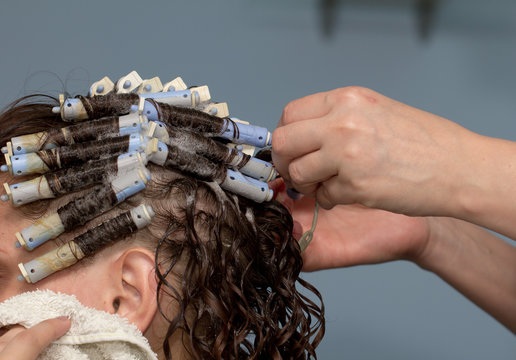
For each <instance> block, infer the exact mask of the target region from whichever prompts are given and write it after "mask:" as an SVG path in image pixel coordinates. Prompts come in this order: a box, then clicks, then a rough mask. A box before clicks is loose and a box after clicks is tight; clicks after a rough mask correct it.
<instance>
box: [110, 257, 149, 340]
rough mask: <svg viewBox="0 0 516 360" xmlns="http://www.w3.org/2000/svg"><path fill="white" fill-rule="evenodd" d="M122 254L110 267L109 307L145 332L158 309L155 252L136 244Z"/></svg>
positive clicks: (111, 311)
mask: <svg viewBox="0 0 516 360" xmlns="http://www.w3.org/2000/svg"><path fill="white" fill-rule="evenodd" d="M119 255H120V256H119V257H118V258H117V259H116V260H115V261H113V262H111V264H110V265H109V268H108V269H107V271H109V280H108V283H109V284H107V285H108V286H107V287H105V292H104V301H105V307H106V309H105V310H106V311H108V312H110V313H117V314H118V315H120V316H121V317H124V318H126V319H128V320H129V321H130V322H131V323H133V324H135V325H136V326H137V327H138V328H139V329H140V331H141V332H145V330H146V329H147V328H148V327H149V325H150V324H151V322H152V319H153V318H154V315H155V314H156V312H157V311H158V305H157V300H156V292H157V282H156V277H155V272H154V268H155V266H154V253H153V252H151V251H150V250H147V249H145V248H142V247H136V248H130V249H127V250H126V251H124V252H122V253H121V254H119Z"/></svg>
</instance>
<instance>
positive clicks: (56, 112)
mask: <svg viewBox="0 0 516 360" xmlns="http://www.w3.org/2000/svg"><path fill="white" fill-rule="evenodd" d="M52 112H53V113H54V114H60V113H61V107H60V106H54V107H53V108H52Z"/></svg>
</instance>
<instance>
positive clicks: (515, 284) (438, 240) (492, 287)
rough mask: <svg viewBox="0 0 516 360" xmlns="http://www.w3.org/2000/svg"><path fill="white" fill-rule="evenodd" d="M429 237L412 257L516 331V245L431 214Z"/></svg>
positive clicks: (455, 221)
mask: <svg viewBox="0 0 516 360" xmlns="http://www.w3.org/2000/svg"><path fill="white" fill-rule="evenodd" d="M428 220H429V223H430V229H431V231H430V239H429V241H428V243H427V247H426V249H425V251H424V252H423V253H421V255H420V256H419V257H418V258H416V259H414V262H416V263H417V264H418V265H419V266H421V267H422V268H424V269H426V270H429V271H432V272H433V273H435V274H437V275H438V276H439V277H441V278H442V279H443V280H444V281H446V282H447V283H449V284H450V285H451V286H453V287H454V288H455V289H457V290H458V291H460V292H461V293H462V294H463V295H464V296H466V297H467V298H469V299H470V300H471V301H473V302H474V303H475V304H477V305H478V306H479V307H480V308H482V309H484V310H485V311H486V312H487V313H489V314H490V315H491V316H493V317H494V318H495V319H497V320H498V321H500V322H501V323H502V324H503V325H505V326H506V327H507V328H508V329H509V330H511V331H512V332H513V333H515V334H516V247H514V246H512V245H510V244H508V243H506V242H505V241H503V240H502V239H500V238H498V237H497V236H495V235H493V234H491V233H489V232H487V231H485V230H484V229H482V228H480V227H478V226H476V225H473V224H470V223H467V222H465V221H461V220H456V219H452V218H431V219H428Z"/></svg>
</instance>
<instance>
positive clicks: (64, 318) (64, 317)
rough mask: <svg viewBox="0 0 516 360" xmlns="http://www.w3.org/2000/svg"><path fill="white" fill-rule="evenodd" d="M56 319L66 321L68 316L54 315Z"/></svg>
mask: <svg viewBox="0 0 516 360" xmlns="http://www.w3.org/2000/svg"><path fill="white" fill-rule="evenodd" d="M56 319H57V320H61V321H68V320H70V318H69V317H68V316H59V317H56Z"/></svg>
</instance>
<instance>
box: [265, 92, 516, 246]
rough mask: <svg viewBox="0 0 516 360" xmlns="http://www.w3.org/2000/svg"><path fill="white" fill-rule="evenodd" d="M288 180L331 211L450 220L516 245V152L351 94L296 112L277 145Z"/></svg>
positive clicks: (317, 97) (316, 99)
mask: <svg viewBox="0 0 516 360" xmlns="http://www.w3.org/2000/svg"><path fill="white" fill-rule="evenodd" d="M272 147H273V160H274V164H275V166H276V168H277V169H278V171H279V173H280V174H281V175H282V176H283V178H284V179H285V180H286V181H287V182H288V183H289V184H290V185H292V186H293V187H295V188H296V189H297V190H298V191H300V192H302V193H304V194H308V195H311V196H314V197H316V198H317V200H318V201H319V203H320V205H321V206H323V207H324V208H326V209H330V208H331V207H333V206H335V205H337V204H362V205H364V206H368V207H372V208H377V209H382V210H387V211H390V212H395V213H401V214H405V215H410V216H448V217H454V218H458V219H462V220H465V221H468V222H471V223H475V224H477V225H481V226H484V227H486V228H489V229H491V230H494V231H497V232H499V233H501V234H503V235H505V236H507V237H510V238H513V239H514V238H516V227H515V226H514V224H515V223H516V192H514V191H513V189H512V188H513V185H512V182H511V181H500V179H516V143H513V142H509V141H504V140H500V139H493V138H488V137H484V136H481V135H478V134H475V133H473V132H471V131H469V130H467V129H464V128H463V127H461V126H459V125H457V124H455V123H453V122H451V121H449V120H447V119H444V118H442V117H439V116H436V115H433V114H430V113H427V112H425V111H422V110H419V109H415V108H413V107H411V106H408V105H405V104H402V103H400V102H397V101H395V100H392V99H389V98H387V97H385V96H383V95H381V94H379V93H377V92H375V91H372V90H369V89H365V88H360V87H349V88H342V89H336V90H333V91H329V92H323V93H318V94H314V95H309V96H307V97H304V98H301V99H298V100H294V101H292V102H291V103H289V104H288V105H287V106H286V107H285V109H284V111H283V114H282V117H281V119H280V121H279V124H278V128H277V129H276V130H275V131H274V133H273V136H272Z"/></svg>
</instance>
